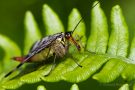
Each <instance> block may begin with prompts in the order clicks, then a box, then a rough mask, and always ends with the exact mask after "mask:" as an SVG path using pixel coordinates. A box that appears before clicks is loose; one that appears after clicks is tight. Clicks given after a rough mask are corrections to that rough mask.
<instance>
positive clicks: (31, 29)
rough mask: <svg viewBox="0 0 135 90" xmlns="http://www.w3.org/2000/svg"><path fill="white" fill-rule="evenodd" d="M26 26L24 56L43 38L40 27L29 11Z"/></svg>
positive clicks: (25, 21) (25, 20)
mask: <svg viewBox="0 0 135 90" xmlns="http://www.w3.org/2000/svg"><path fill="white" fill-rule="evenodd" d="M24 25H25V39H24V54H27V53H28V52H29V49H30V47H31V46H32V44H33V43H35V42H36V41H37V40H39V39H40V38H41V33H40V32H39V28H38V25H37V23H36V21H35V19H34V16H33V15H32V13H31V12H30V11H27V12H26V14H25V19H24Z"/></svg>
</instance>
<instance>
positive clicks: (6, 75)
mask: <svg viewBox="0 0 135 90" xmlns="http://www.w3.org/2000/svg"><path fill="white" fill-rule="evenodd" d="M23 64H24V63H20V64H19V65H18V66H17V67H16V68H14V69H13V70H12V71H10V72H9V73H7V74H6V75H5V76H4V77H7V76H9V75H10V74H11V73H13V72H14V71H16V70H17V69H18V68H19V67H21V66H22V65H23Z"/></svg>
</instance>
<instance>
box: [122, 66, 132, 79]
mask: <svg viewBox="0 0 135 90" xmlns="http://www.w3.org/2000/svg"><path fill="white" fill-rule="evenodd" d="M134 68H135V65H134V64H128V65H127V66H126V68H125V70H124V71H123V73H122V77H123V79H125V80H128V81H130V80H133V79H135V70H134Z"/></svg>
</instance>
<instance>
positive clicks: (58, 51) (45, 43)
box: [5, 2, 99, 77]
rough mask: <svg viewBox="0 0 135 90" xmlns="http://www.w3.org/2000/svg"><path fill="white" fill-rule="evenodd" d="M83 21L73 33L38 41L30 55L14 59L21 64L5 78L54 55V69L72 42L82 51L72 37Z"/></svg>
mask: <svg viewBox="0 0 135 90" xmlns="http://www.w3.org/2000/svg"><path fill="white" fill-rule="evenodd" d="M98 3H99V2H97V3H96V4H95V5H94V6H93V7H95V6H96V5H97V4H98ZM93 7H92V8H93ZM82 20H83V18H81V19H80V20H79V22H78V23H77V24H76V26H75V28H74V29H73V31H70V32H65V33H64V32H61V33H57V34H54V35H49V36H46V37H44V38H43V39H41V40H39V41H37V42H36V43H35V44H34V45H33V46H32V48H31V49H30V51H29V53H28V55H26V56H23V57H13V59H14V60H16V61H20V62H21V63H20V64H19V65H18V66H17V67H16V68H15V69H13V70H12V71H10V72H9V73H8V74H6V75H5V77H7V76H9V75H10V74H11V73H12V72H14V71H15V70H16V69H18V68H19V67H20V66H22V65H23V64H24V63H25V62H39V61H43V60H46V59H47V58H48V57H50V56H52V55H54V61H53V65H52V68H53V66H54V65H55V59H56V57H63V56H65V54H66V53H67V51H68V47H69V44H68V43H69V42H72V43H73V44H74V45H75V46H76V48H77V49H78V51H80V49H81V47H80V45H79V44H78V43H77V42H76V40H75V39H74V38H73V37H72V34H73V32H74V31H75V29H76V28H77V26H78V25H79V24H80V22H81V21H82ZM76 64H77V65H78V66H80V67H82V66H81V65H79V64H78V63H77V62H76ZM52 68H51V70H50V72H51V71H52ZM50 72H49V73H50Z"/></svg>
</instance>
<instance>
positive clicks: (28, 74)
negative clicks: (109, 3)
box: [0, 1, 135, 89]
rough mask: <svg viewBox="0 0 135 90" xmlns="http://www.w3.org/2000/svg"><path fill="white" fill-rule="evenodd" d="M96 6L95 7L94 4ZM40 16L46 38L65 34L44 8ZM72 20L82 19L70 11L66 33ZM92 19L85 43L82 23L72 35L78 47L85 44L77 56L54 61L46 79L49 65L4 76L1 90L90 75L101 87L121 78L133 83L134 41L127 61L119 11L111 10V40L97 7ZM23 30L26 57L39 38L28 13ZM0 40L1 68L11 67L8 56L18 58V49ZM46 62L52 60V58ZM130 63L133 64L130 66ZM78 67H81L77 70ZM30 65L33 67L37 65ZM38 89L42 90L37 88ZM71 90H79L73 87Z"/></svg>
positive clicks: (123, 24)
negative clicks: (3, 52)
mask: <svg viewBox="0 0 135 90" xmlns="http://www.w3.org/2000/svg"><path fill="white" fill-rule="evenodd" d="M95 3H97V1H96V2H95ZM95 3H94V4H95ZM42 14H43V21H44V25H45V28H46V32H45V33H46V35H51V34H55V33H59V32H62V31H64V27H63V25H62V23H61V21H60V19H59V17H58V15H57V14H56V13H55V12H54V11H53V10H52V9H51V8H50V7H49V6H48V5H47V4H45V5H44V6H43V13H42ZM74 18H76V20H77V21H79V20H80V19H81V15H80V13H79V11H78V10H77V9H73V10H72V12H71V13H70V15H69V17H68V19H69V22H68V31H69V30H70V31H72V30H73V29H74V27H75V25H76V24H77V21H76V20H75V19H74ZM91 18H92V22H91V35H90V36H89V38H88V42H87V43H86V36H85V34H86V33H87V32H86V31H85V24H84V22H81V23H80V24H79V26H78V27H77V28H76V30H75V32H74V37H75V39H77V38H76V36H75V35H77V34H78V35H79V36H83V37H82V41H80V44H81V43H82V44H87V45H86V46H87V47H86V48H87V50H85V51H82V52H78V51H77V50H74V49H73V50H72V52H69V53H67V54H66V55H65V56H64V57H63V58H58V57H57V59H56V61H59V62H56V63H57V65H56V67H55V68H54V69H53V70H52V72H51V73H50V74H49V75H48V76H45V75H47V74H48V73H49V71H50V69H51V67H52V63H45V64H42V65H41V64H39V66H35V67H33V68H29V67H25V70H24V71H22V73H21V74H20V75H18V76H16V75H17V74H12V75H10V76H9V77H7V78H1V77H3V74H1V75H0V80H1V82H0V89H16V88H18V87H20V86H22V85H23V84H25V83H37V82H39V81H41V80H43V81H44V82H58V81H61V80H64V81H67V82H72V83H79V82H82V81H85V80H87V79H88V78H90V77H91V76H92V75H93V77H92V78H94V79H96V80H97V81H99V82H102V83H110V82H113V81H114V80H116V78H118V77H120V76H122V79H125V80H129V81H130V80H134V79H135V71H134V67H135V65H134V39H133V41H132V43H131V50H130V54H129V58H127V57H126V56H127V50H128V44H129V42H128V29H127V25H126V22H125V20H124V17H123V15H122V11H121V9H120V7H119V6H118V5H116V6H114V7H113V9H112V12H111V23H112V31H111V32H110V38H109V36H108V25H107V20H106V16H105V14H104V12H103V10H102V9H101V8H100V4H98V5H97V6H95V7H94V8H93V9H92V16H91ZM25 30H26V33H25V34H26V36H25V40H24V41H25V42H24V43H25V47H24V53H25V54H26V52H28V49H29V48H30V46H31V45H32V43H34V42H35V41H36V40H38V39H39V38H40V37H42V36H41V34H40V32H39V29H38V25H37V24H36V21H35V20H34V17H33V15H32V13H31V12H30V11H28V12H26V16H25ZM31 33H33V34H31ZM0 40H1V43H0V47H2V49H3V50H4V51H5V56H4V61H2V64H1V65H3V62H4V64H6V65H8V67H9V66H11V65H10V64H12V63H11V62H10V63H9V62H8V58H9V57H10V56H14V55H18V54H19V55H20V49H19V48H18V47H17V45H16V44H15V43H14V42H13V41H11V40H10V39H8V38H7V37H4V36H2V35H0ZM108 41H109V43H108ZM107 46H108V47H107ZM71 48H72V46H70V47H69V50H70V49H71ZM84 48H85V47H84ZM15 51H16V52H15ZM106 51H107V53H106ZM49 59H50V60H51V59H53V57H51V58H49ZM131 60H133V62H132V61H131ZM8 63H9V64H8ZM77 63H78V64H80V65H81V66H82V67H79V66H78V64H77ZM31 65H33V66H34V65H36V64H31ZM40 65H41V66H40ZM28 66H29V64H28ZM0 67H3V66H0ZM4 68H5V67H4ZM2 69H3V68H2ZM31 69H32V70H31ZM29 70H30V71H29ZM33 70H34V71H33ZM97 72H99V73H97ZM95 73H96V74H95ZM13 76H16V77H13ZM37 89H45V88H44V87H43V86H41V87H40V86H39V87H38V88H37ZM71 89H79V88H78V87H77V85H76V84H74V85H73V86H72V88H71ZM120 89H128V84H124V85H123V86H122V87H121V88H120Z"/></svg>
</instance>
